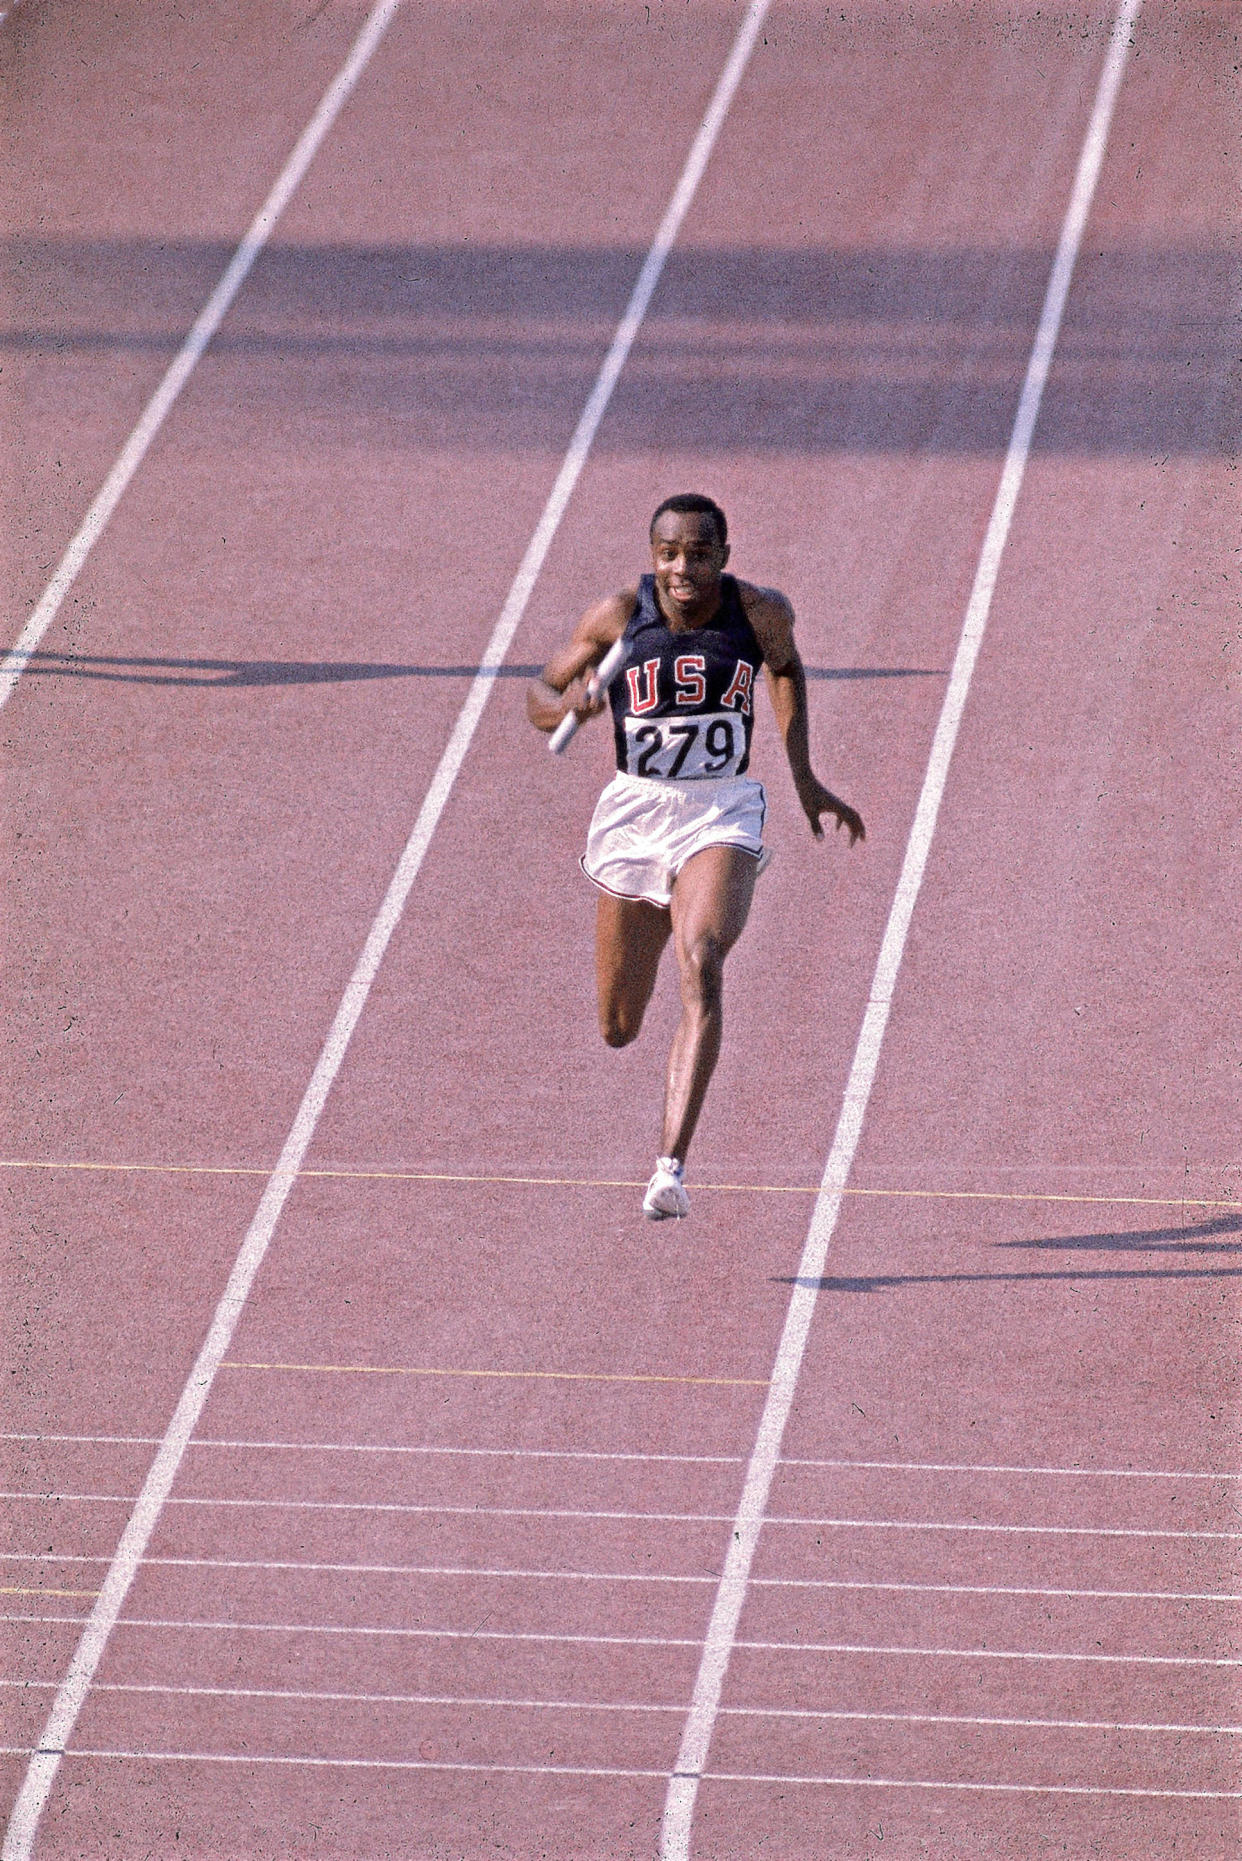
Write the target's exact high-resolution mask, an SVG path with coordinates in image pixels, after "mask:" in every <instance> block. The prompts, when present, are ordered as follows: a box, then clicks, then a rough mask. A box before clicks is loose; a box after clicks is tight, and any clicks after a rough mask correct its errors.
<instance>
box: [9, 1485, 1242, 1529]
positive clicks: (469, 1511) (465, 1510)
mask: <svg viewBox="0 0 1242 1861" xmlns="http://www.w3.org/2000/svg"><path fill="white" fill-rule="evenodd" d="M0 1499H9V1500H17V1499H31V1500H41V1501H44V1502H52V1503H55V1504H57V1505H68V1504H71V1503H73V1502H84V1503H99V1504H101V1505H129V1504H130V1503H131V1500H130V1499H129V1498H125V1497H121V1496H118V1495H117V1494H115V1493H0ZM140 1503H141V1498H140ZM164 1505H165V1506H166V1507H173V1506H231V1507H237V1508H241V1509H243V1510H247V1509H249V1510H253V1511H264V1512H402V1513H405V1512H409V1513H418V1514H429V1513H441V1514H449V1515H457V1514H464V1516H465V1517H467V1518H508V1519H621V1520H625V1521H633V1522H635V1523H638V1524H642V1525H646V1524H664V1525H727V1524H728V1522H729V1514H728V1513H727V1512H589V1511H575V1510H573V1509H571V1508H568V1507H566V1508H565V1509H563V1510H557V1509H556V1508H554V1507H551V1506H449V1505H414V1504H410V1503H405V1502H399V1501H396V1500H392V1501H387V1500H371V1499H210V1498H196V1497H194V1496H183V1495H178V1496H177V1497H176V1498H175V1499H166V1500H165V1501H164ZM1237 1535H1238V1536H1240V1537H1242V1533H1239V1534H1237Z"/></svg>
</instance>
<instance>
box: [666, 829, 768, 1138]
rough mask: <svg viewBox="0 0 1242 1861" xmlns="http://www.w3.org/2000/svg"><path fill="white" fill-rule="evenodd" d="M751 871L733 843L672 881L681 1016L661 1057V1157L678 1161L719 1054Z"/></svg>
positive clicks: (701, 856) (701, 857)
mask: <svg viewBox="0 0 1242 1861" xmlns="http://www.w3.org/2000/svg"><path fill="white" fill-rule="evenodd" d="M757 871H758V861H757V860H756V859H755V858H754V857H753V856H752V855H751V854H749V853H744V852H743V851H742V850H741V848H740V847H731V846H715V847H705V848H704V850H703V851H702V852H701V853H696V854H695V856H694V858H693V859H691V860H688V861H687V862H686V864H685V865H684V866H683V867H682V869H681V871H680V872H679V873H678V875H677V879H676V882H675V883H674V886H673V903H672V921H673V935H674V938H675V940H676V942H675V948H676V951H677V967H678V969H679V971H680V972H681V1020H680V1021H679V1022H678V1024H677V1032H676V1034H675V1035H674V1036H673V1045H672V1050H671V1052H670V1053H669V1056H668V1084H667V1088H666V1090H665V1096H664V1132H663V1137H662V1139H661V1145H660V1154H661V1155H662V1156H666V1157H677V1158H678V1159H679V1160H680V1161H681V1162H683V1163H684V1162H685V1158H686V1152H687V1150H688V1149H689V1148H690V1139H691V1138H692V1137H693V1136H694V1127H695V1125H696V1124H697V1123H698V1121H699V1112H700V1111H701V1109H702V1106H703V1098H704V1094H705V1093H706V1091H707V1086H708V1082H709V1080H710V1079H711V1076H712V1073H713V1071H714V1070H715V1066H716V1060H717V1058H718V1056H719V1053H720V1036H721V1029H722V1026H723V1015H722V1002H723V982H724V961H725V958H726V956H728V954H729V951H730V950H731V949H732V948H733V946H734V944H735V943H736V942H737V940H738V938H739V937H740V936H741V934H742V931H743V929H744V927H745V924H746V918H747V914H748V913H749V911H750V901H751V896H752V894H753V893H754V889H755V875H756V873H757Z"/></svg>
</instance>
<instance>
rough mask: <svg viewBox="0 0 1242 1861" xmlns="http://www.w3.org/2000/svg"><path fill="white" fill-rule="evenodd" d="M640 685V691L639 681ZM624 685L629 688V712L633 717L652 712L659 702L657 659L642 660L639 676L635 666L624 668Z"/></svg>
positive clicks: (658, 665) (658, 668)
mask: <svg viewBox="0 0 1242 1861" xmlns="http://www.w3.org/2000/svg"><path fill="white" fill-rule="evenodd" d="M640 678H641V681H642V685H641V689H640V685H639V680H640ZM625 679H626V683H627V685H628V686H629V688H630V710H631V712H632V713H633V715H634V716H635V717H641V716H642V715H643V713H644V711H654V710H655V708H656V706H657V704H659V702H660V662H659V660H658V659H644V661H643V665H642V672H641V674H640V672H639V669H638V667H637V666H627V667H626V668H625Z"/></svg>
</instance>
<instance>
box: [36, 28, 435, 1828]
mask: <svg viewBox="0 0 1242 1861" xmlns="http://www.w3.org/2000/svg"><path fill="white" fill-rule="evenodd" d="M400 4H401V0H378V3H377V4H376V5H375V6H374V7H373V8H372V10H371V12H370V14H369V15H368V17H367V20H366V22H365V24H364V25H363V28H362V30H361V32H360V33H359V34H358V36H357V38H356V39H355V40H354V43H353V46H352V48H351V50H350V53H349V57H348V58H347V59H346V60H345V63H344V64H343V65H342V66H341V69H340V70H339V71H338V73H337V75H336V76H335V77H334V78H333V80H332V82H331V84H330V85H329V86H328V88H327V90H326V91H325V92H324V94H323V97H322V99H321V101H320V104H319V108H318V109H317V110H316V111H315V114H314V115H313V116H312V117H311V120H310V122H309V123H308V124H307V125H306V128H305V129H304V130H303V131H302V134H301V135H300V136H299V137H298V140H297V143H296V144H295V146H294V149H293V153H292V154H291V155H290V157H289V159H288V161H287V162H286V163H285V165H284V167H283V168H282V169H281V171H280V173H279V175H278V176H277V177H276V181H275V183H274V185H273V187H272V190H271V192H270V193H269V194H268V197H267V199H266V200H265V201H264V202H263V205H262V206H261V207H260V208H259V211H258V213H257V214H256V215H255V217H254V220H253V221H252V223H251V226H250V230H249V231H248V232H247V234H246V236H245V238H244V239H243V240H242V242H241V244H240V245H239V246H238V248H237V250H236V251H235V252H234V254H233V256H232V258H231V259H230V260H229V263H228V265H227V267H226V269H225V271H224V275H223V276H222V277H221V279H220V282H219V284H217V286H216V288H215V290H214V291H213V292H212V293H211V296H210V297H209V298H208V299H207V302H206V303H205V304H204V305H203V308H202V309H201V310H200V311H199V313H198V316H197V318H196V319H195V322H194V325H193V327H192V329H191V330H190V333H189V335H188V336H187V337H186V339H185V342H184V343H183V344H182V346H181V348H180V350H179V351H178V353H177V355H176V357H175V359H174V360H173V362H172V363H171V364H170V366H169V369H168V372H167V373H166V374H165V376H164V379H163V380H162V381H161V382H160V385H159V387H158V388H157V389H156V390H155V393H154V394H153V395H152V396H151V399H150V400H149V401H148V402H147V405H146V407H145V408H144V409H143V412H142V415H141V418H140V419H139V421H138V424H137V426H136V427H135V428H134V430H133V432H132V433H131V434H130V436H129V438H128V439H127V440H126V442H125V444H124V446H123V447H122V448H121V451H120V453H119V454H118V456H117V460H116V463H115V465H114V466H113V467H112V470H111V471H110V472H109V473H108V476H107V477H106V478H105V479H104V482H103V484H102V486H101V487H100V489H99V491H98V492H97V493H96V495H95V500H94V503H93V504H92V505H91V507H90V509H89V510H88V511H87V513H86V516H85V517H84V518H83V519H82V523H81V527H80V528H79V530H78V532H77V534H76V536H75V537H74V538H73V540H72V542H71V543H70V544H69V547H68V548H67V549H66V550H65V553H64V555H63V556H62V557H61V559H60V562H59V564H58V566H57V569H56V572H55V574H54V575H53V576H52V579H51V581H50V582H49V583H48V585H47V587H46V588H45V589H44V591H43V595H42V597H41V599H40V601H39V604H38V606H37V607H36V608H35V610H34V612H33V613H32V614H31V616H30V619H29V620H28V621H27V622H26V625H25V626H24V627H23V628H22V631H21V633H20V634H19V636H18V639H17V644H16V645H15V646H14V647H13V648H12V649H11V650H10V651H9V652H7V653H5V654H4V655H3V657H2V658H0V708H2V707H3V706H4V705H5V704H7V703H8V700H9V699H10V698H11V697H12V695H13V692H14V690H15V689H16V687H17V681H18V680H19V679H20V677H21V675H22V673H23V672H24V671H25V670H26V667H27V666H28V665H29V663H30V659H31V656H32V655H33V654H34V653H35V652H36V651H37V649H38V646H39V643H40V641H41V640H42V638H43V636H44V634H45V633H46V632H47V630H48V628H49V627H50V626H51V624H52V622H53V621H54V620H55V618H56V616H57V614H58V613H59V612H60V609H61V604H62V603H63V601H64V599H65V596H66V595H67V594H68V593H69V590H70V589H71V588H72V587H73V584H74V582H75V581H76V580H77V578H78V576H79V575H80V574H81V572H82V569H83V567H84V566H85V563H86V559H87V557H88V556H89V555H90V553H91V550H92V549H93V548H94V547H95V544H96V543H97V542H98V541H99V538H100V537H101V536H102V535H103V532H104V530H105V529H106V528H107V525H108V523H109V521H110V519H111V517H112V513H113V512H114V511H115V509H116V507H117V505H118V504H119V503H120V501H121V499H122V498H123V497H124V495H125V492H126V490H127V488H128V486H129V483H130V480H131V479H132V478H133V476H134V473H135V472H136V471H137V470H138V467H139V466H140V465H141V464H142V461H143V459H144V458H145V457H146V454H147V451H148V449H149V447H150V445H151V443H152V441H153V440H154V439H155V436H156V434H157V433H158V432H159V430H160V428H161V427H162V426H163V424H164V422H165V420H166V419H167V418H168V415H169V413H170V412H171V411H172V408H173V405H174V403H175V402H176V400H177V398H178V396H179V395H180V393H181V390H182V389H183V388H184V387H185V384H186V382H187V381H188V380H189V379H190V376H191V375H192V374H193V373H194V370H195V368H196V367H197V366H198V364H199V362H200V361H201V360H202V356H203V352H204V351H205V349H206V348H207V345H208V344H209V343H210V341H211V339H212V337H213V336H214V335H215V333H216V331H217V330H218V329H219V327H220V325H221V323H222V322H223V321H224V318H225V316H226V315H227V314H228V311H229V308H230V306H231V305H232V303H233V300H234V298H235V297H236V296H237V293H238V292H239V291H240V289H241V287H242V285H243V284H244V283H245V281H246V279H247V278H248V277H249V275H250V272H251V269H252V267H253V265H254V262H255V260H256V259H257V258H258V256H259V254H260V253H261V252H262V250H263V248H264V246H265V245H266V244H267V242H268V240H269V239H270V238H271V236H272V233H273V231H274V230H275V227H276V222H277V221H278V220H279V218H280V216H281V214H282V213H283V212H284V210H285V208H286V207H287V206H288V204H289V202H290V200H291V199H292V197H293V194H294V193H295V191H296V189H297V187H298V185H299V183H300V182H301V181H302V178H303V176H304V175H305V173H306V171H307V169H308V168H309V167H310V165H311V163H312V161H314V159H315V156H316V154H317V153H318V151H319V148H320V145H321V144H322V142H323V140H324V137H325V136H326V135H327V134H328V131H329V130H330V129H331V128H332V125H333V123H334V122H335V121H336V119H337V117H338V116H339V115H340V113H341V110H342V109H343V108H344V106H345V104H346V102H347V101H348V99H349V96H350V94H351V92H352V91H353V90H354V88H355V86H356V85H357V83H358V80H359V78H360V77H361V76H362V74H363V72H364V71H365V70H366V68H367V65H368V64H369V63H370V60H371V57H372V54H373V53H374V51H375V49H376V47H377V46H378V44H379V42H380V40H381V39H382V38H383V36H384V34H385V32H386V31H387V30H388V27H389V25H390V24H391V22H392V18H393V15H394V14H395V12H396V11H397V8H398V6H399V5H400ZM5 1852H6V1853H7V1852H8V1851H7V1849H6V1851H5Z"/></svg>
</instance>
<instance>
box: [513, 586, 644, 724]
mask: <svg viewBox="0 0 1242 1861" xmlns="http://www.w3.org/2000/svg"><path fill="white" fill-rule="evenodd" d="M637 598H638V597H637V593H636V591H635V590H634V589H632V588H631V589H627V590H626V591H625V593H624V594H618V595H609V596H608V598H607V600H604V601H596V602H595V604H594V605H593V606H592V607H589V608H588V609H587V611H586V613H585V614H584V615H583V616H582V619H581V620H580V621H579V622H578V625H577V626H576V627H575V628H574V632H573V637H572V639H571V640H570V642H569V644H568V646H563V647H562V648H561V650H560V652H558V653H553V655H552V657H551V659H549V661H548V663H547V665H546V666H545V667H544V668H543V672H542V674H541V676H540V677H539V678H537V679H532V680H531V682H530V684H529V685H528V686H527V687H526V715H527V717H529V719H530V721H531V723H532V724H533V725H534V726H535V729H536V730H542V731H544V732H545V733H548V732H551V731H553V730H555V729H556V726H557V725H558V724H559V723H560V721H561V719H562V718H563V717H567V716H568V714H569V713H570V712H571V711H572V712H573V713H574V714H575V716H576V717H577V719H578V721H579V723H585V722H586V720H587V718H588V717H596V716H598V715H599V713H600V712H601V711H602V710H603V708H604V706H605V705H606V704H607V702H608V694H607V693H606V692H601V693H600V694H599V696H598V697H595V698H592V697H590V696H589V695H588V692H587V679H588V678H589V676H590V674H591V672H592V671H593V670H594V668H595V667H596V666H597V665H598V664H599V662H600V660H601V659H602V658H603V657H604V654H605V653H606V652H607V651H608V648H609V647H610V646H612V645H613V644H614V642H615V641H617V640H619V639H620V638H621V635H622V634H623V633H624V632H625V627H626V622H627V621H628V620H629V617H630V615H631V614H632V613H633V612H634V603H635V601H636V600H637Z"/></svg>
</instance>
